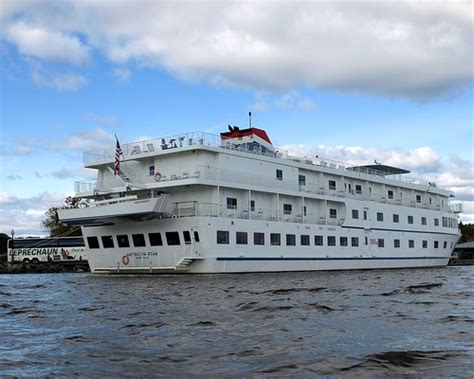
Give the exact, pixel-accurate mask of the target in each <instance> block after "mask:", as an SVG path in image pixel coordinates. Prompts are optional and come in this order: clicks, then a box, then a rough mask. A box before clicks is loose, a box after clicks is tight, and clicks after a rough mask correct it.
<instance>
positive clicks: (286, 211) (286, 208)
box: [283, 204, 293, 215]
mask: <svg viewBox="0 0 474 379" xmlns="http://www.w3.org/2000/svg"><path fill="white" fill-rule="evenodd" d="M292 209H293V207H292V205H291V204H283V214H285V215H290V214H291V211H292Z"/></svg>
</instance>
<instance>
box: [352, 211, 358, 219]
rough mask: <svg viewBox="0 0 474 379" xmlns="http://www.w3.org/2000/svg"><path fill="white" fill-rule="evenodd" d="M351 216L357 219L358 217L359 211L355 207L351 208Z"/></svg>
mask: <svg viewBox="0 0 474 379" xmlns="http://www.w3.org/2000/svg"><path fill="white" fill-rule="evenodd" d="M352 218H353V219H354V220H357V219H358V218H359V211H358V210H357V209H353V210H352Z"/></svg>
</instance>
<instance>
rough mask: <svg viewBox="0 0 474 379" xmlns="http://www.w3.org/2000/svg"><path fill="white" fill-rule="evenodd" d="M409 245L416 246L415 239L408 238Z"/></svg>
mask: <svg viewBox="0 0 474 379" xmlns="http://www.w3.org/2000/svg"><path fill="white" fill-rule="evenodd" d="M408 247H409V248H410V249H412V248H414V247H415V240H408Z"/></svg>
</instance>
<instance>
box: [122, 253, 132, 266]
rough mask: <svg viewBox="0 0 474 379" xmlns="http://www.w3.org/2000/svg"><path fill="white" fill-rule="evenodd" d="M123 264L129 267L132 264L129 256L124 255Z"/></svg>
mask: <svg viewBox="0 0 474 379" xmlns="http://www.w3.org/2000/svg"><path fill="white" fill-rule="evenodd" d="M122 263H123V264H124V265H125V266H127V265H128V264H129V263H130V258H129V257H128V255H124V256H123V257H122Z"/></svg>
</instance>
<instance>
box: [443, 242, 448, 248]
mask: <svg viewBox="0 0 474 379" xmlns="http://www.w3.org/2000/svg"><path fill="white" fill-rule="evenodd" d="M447 247H448V242H447V241H444V243H443V248H445V249H446V248H447Z"/></svg>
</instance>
